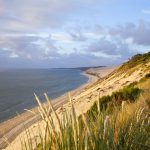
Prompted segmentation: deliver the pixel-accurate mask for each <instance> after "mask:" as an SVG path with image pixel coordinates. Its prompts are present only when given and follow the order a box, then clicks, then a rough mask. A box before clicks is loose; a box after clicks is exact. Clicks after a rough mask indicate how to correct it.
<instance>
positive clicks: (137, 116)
mask: <svg viewBox="0 0 150 150" xmlns="http://www.w3.org/2000/svg"><path fill="white" fill-rule="evenodd" d="M35 97H36V100H37V102H38V104H39V111H40V114H41V118H42V120H43V121H44V122H45V128H43V129H42V130H45V131H44V133H45V135H44V136H42V135H39V137H40V138H39V139H40V140H39V141H38V143H37V141H33V139H30V134H29V133H28V132H26V134H27V139H28V140H23V139H21V140H22V149H23V150H28V149H29V150H32V149H34V150H111V149H113V150H118V149H119V150H130V149H132V150H141V149H142V150H147V149H150V111H149V110H148V109H146V108H145V107H140V106H137V107H133V106H132V105H133V104H127V103H124V104H123V106H122V109H118V107H116V108H115V109H114V110H113V112H111V113H110V112H109V111H103V112H100V111H99V113H95V114H93V115H94V119H93V116H92V117H91V116H90V115H88V114H82V115H81V116H79V117H77V116H76V112H75V108H74V105H73V102H72V99H71V96H70V95H69V102H70V105H71V111H65V112H64V113H63V115H62V117H61V119H60V117H59V116H58V114H57V113H56V111H55V110H54V108H53V106H52V104H51V103H50V100H49V98H48V96H47V95H46V94H45V97H46V99H47V101H48V104H49V107H48V108H45V106H44V105H43V104H42V103H41V102H40V100H39V98H38V97H37V96H36V95H35ZM132 108H134V110H132ZM131 110H132V112H131ZM97 111H98V110H97ZM108 112H109V113H108ZM52 114H53V115H52ZM52 116H53V117H52ZM39 130H41V129H39ZM33 142H35V143H36V144H34V146H33ZM32 146H33V147H32Z"/></svg>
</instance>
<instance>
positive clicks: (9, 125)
mask: <svg viewBox="0 0 150 150" xmlns="http://www.w3.org/2000/svg"><path fill="white" fill-rule="evenodd" d="M103 69H104V70H105V71H104V72H101V75H102V77H103V76H104V75H103V73H104V74H109V73H110V72H111V71H112V70H110V71H108V70H107V68H103ZM103 69H102V70H103ZM106 70H107V73H106ZM82 74H83V75H85V76H87V77H88V78H89V80H88V82H87V83H85V84H83V85H81V86H80V87H78V88H77V89H75V90H73V91H70V93H71V95H72V96H73V97H74V96H77V95H79V94H80V93H82V92H83V91H84V90H85V88H86V87H88V86H90V85H92V84H93V83H94V82H96V81H97V80H98V77H97V76H95V75H91V74H88V72H83V73H82ZM67 101H68V94H67V93H65V94H63V95H62V96H60V97H58V98H56V99H53V100H52V104H53V106H54V108H55V109H58V108H60V107H61V106H63V105H64V104H65V103H67ZM32 111H34V112H35V113H37V115H36V116H33V114H31V113H30V112H28V111H26V112H24V113H22V114H20V115H18V116H16V117H14V118H11V119H9V120H7V121H5V122H2V123H1V124H0V149H2V148H4V147H6V145H7V143H6V142H5V140H4V138H6V139H8V141H9V142H11V141H13V140H14V139H15V138H16V137H17V135H18V134H19V133H21V132H22V131H23V130H24V128H25V127H26V128H27V127H30V126H31V125H32V124H34V123H35V122H37V121H39V120H40V116H39V115H38V110H37V108H33V109H32Z"/></svg>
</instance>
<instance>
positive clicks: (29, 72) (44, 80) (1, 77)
mask: <svg viewBox="0 0 150 150" xmlns="http://www.w3.org/2000/svg"><path fill="white" fill-rule="evenodd" d="M87 80H88V78H87V77H86V76H84V75H83V74H82V71H81V70H78V69H11V70H3V71H0V122H2V121H5V120H7V119H9V118H11V117H13V116H15V115H16V114H17V113H21V112H23V111H24V109H30V108H32V107H34V106H36V105H37V104H36V101H35V98H34V93H36V94H37V95H38V96H39V97H40V98H41V99H42V101H43V102H44V98H43V94H44V93H45V92H46V93H47V94H48V95H49V97H50V98H52V99H53V98H56V97H58V96H60V95H62V94H64V93H65V92H67V91H70V90H73V89H75V88H77V87H79V86H80V85H81V84H83V83H86V82H87Z"/></svg>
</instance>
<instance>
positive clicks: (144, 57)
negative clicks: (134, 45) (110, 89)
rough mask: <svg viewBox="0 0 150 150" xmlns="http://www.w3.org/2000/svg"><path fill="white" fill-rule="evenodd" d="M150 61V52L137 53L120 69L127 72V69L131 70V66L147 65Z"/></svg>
mask: <svg viewBox="0 0 150 150" xmlns="http://www.w3.org/2000/svg"><path fill="white" fill-rule="evenodd" d="M149 61H150V52H148V53H146V54H137V55H135V56H133V57H132V58H131V59H130V60H129V61H128V62H126V63H124V64H123V65H122V66H121V67H120V68H119V71H123V72H125V71H126V70H130V69H131V68H134V67H137V66H138V65H145V64H146V63H147V62H149Z"/></svg>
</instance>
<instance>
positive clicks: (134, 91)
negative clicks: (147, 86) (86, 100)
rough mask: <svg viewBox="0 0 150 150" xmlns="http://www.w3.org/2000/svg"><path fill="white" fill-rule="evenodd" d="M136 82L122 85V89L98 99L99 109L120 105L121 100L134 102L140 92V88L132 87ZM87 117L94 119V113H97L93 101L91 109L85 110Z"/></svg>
mask: <svg viewBox="0 0 150 150" xmlns="http://www.w3.org/2000/svg"><path fill="white" fill-rule="evenodd" d="M136 84H137V82H134V83H132V84H130V85H129V86H126V87H124V88H123V89H121V90H119V91H117V92H113V93H112V95H111V96H109V95H108V96H103V97H101V98H100V99H99V101H100V111H106V110H107V108H109V109H108V110H111V111H112V109H113V107H116V106H120V105H121V103H122V101H128V102H131V103H132V102H134V101H135V100H136V99H137V98H138V96H139V94H140V93H141V90H140V89H139V88H137V87H134V85H136ZM87 114H88V117H91V118H92V119H95V118H94V117H95V114H98V109H97V104H96V103H94V105H93V106H92V107H91V109H90V110H89V111H88V112H87Z"/></svg>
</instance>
